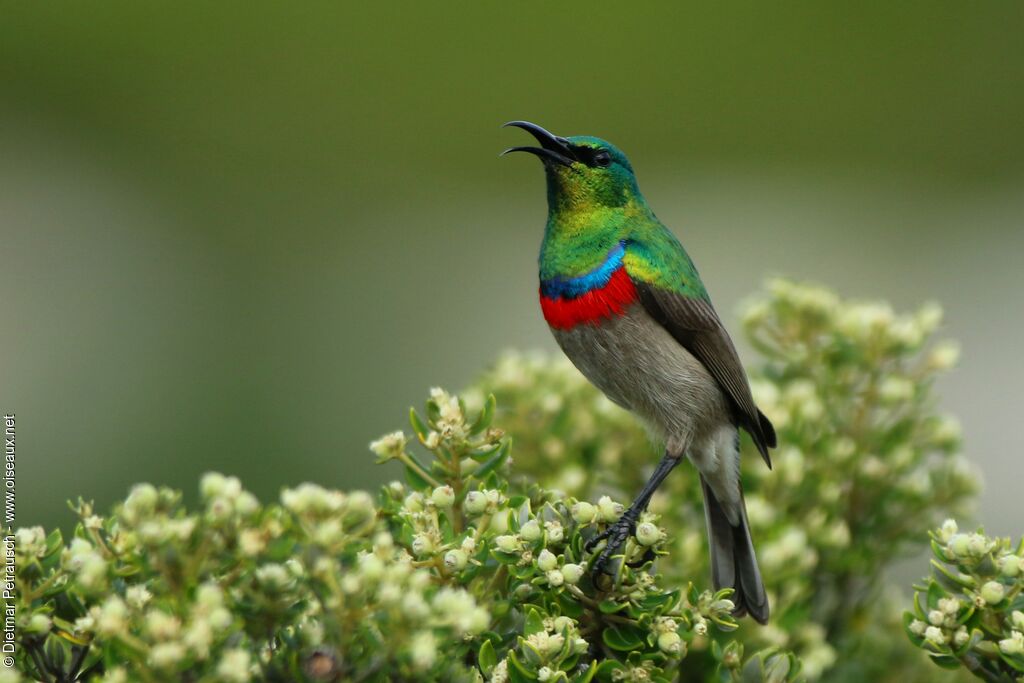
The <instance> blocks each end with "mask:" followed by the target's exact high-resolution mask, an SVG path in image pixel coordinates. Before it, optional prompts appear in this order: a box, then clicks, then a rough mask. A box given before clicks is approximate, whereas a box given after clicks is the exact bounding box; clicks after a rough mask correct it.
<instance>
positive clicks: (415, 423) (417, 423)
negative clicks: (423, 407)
mask: <svg viewBox="0 0 1024 683" xmlns="http://www.w3.org/2000/svg"><path fill="white" fill-rule="evenodd" d="M409 424H410V425H412V430H413V431H414V432H416V436H417V437H419V440H420V443H422V442H423V441H425V440H426V438H427V434H429V433H430V427H428V426H427V423H426V422H424V421H423V418H421V417H420V414H419V413H417V412H416V409H415V408H409Z"/></svg>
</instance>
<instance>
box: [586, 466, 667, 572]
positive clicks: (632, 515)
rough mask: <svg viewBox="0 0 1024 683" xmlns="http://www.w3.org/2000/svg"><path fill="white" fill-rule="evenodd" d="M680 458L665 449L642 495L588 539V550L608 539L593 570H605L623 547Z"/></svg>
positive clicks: (593, 564) (641, 492)
mask: <svg viewBox="0 0 1024 683" xmlns="http://www.w3.org/2000/svg"><path fill="white" fill-rule="evenodd" d="M680 460H681V458H680V457H679V456H678V455H675V454H673V453H671V452H669V451H665V455H664V456H662V458H661V462H659V463H658V467H657V468H656V469H655V470H654V474H652V475H651V478H650V479H648V480H647V483H646V484H644V487H643V489H642V490H641V491H640V495H638V496H637V497H636V500H634V501H633V503H632V504H631V505H630V506H629V507H628V508H626V511H625V512H623V513H622V516H621V517H619V519H618V521H617V522H615V523H614V524H610V525H608V528H607V529H605V530H604V531H602V532H601V533H599V534H598V535H597V536H594V537H593V538H592V539H590V540H589V541H587V545H586V549H587V552H590V551H592V550H593V549H594V547H595V546H596V545H597V544H598V543H600V542H601V541H605V540H606V541H607V543H605V546H604V549H603V550H602V551H601V554H600V555H598V556H597V558H596V559H594V561H593V562H592V563H591V565H590V568H591V571H592V572H594V573H600V572H604V570H605V565H607V564H608V560H610V559H611V557H612V555H614V554H615V552H616V551H617V550H618V549H619V548H621V547H622V544H623V543H625V542H626V539H628V538H629V537H630V536H631V535H632V534H633V533H634V532H635V531H636V523H637V521H638V520H639V519H640V515H641V514H643V511H644V510H646V509H647V504H648V503H650V502H651V496H653V495H654V492H655V491H657V490H658V486H660V485H661V482H662V481H664V480H665V477H667V476H668V473H669V472H671V471H672V468H674V467H675V466H676V465H678V464H679V461H680Z"/></svg>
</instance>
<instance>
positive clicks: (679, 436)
mask: <svg viewBox="0 0 1024 683" xmlns="http://www.w3.org/2000/svg"><path fill="white" fill-rule="evenodd" d="M505 125H506V126H514V127H516V128H522V129H523V130H525V131H527V132H528V133H530V134H531V135H532V136H533V137H534V138H535V139H536V140H537V143H538V144H539V145H540V146H539V147H525V146H524V147H511V148H509V149H507V150H505V152H503V153H502V154H508V153H509V152H527V153H529V154H533V155H535V156H536V157H538V158H539V159H540V160H541V162H543V164H544V174H545V176H546V179H547V195H548V218H547V225H546V227H545V230H544V239H543V242H542V243H541V248H540V259H539V263H540V306H541V311H542V312H543V314H544V319H545V320H546V321H547V324H548V326H549V327H550V328H551V332H552V334H554V336H555V340H556V341H557V342H558V345H559V346H560V347H561V348H562V350H563V351H564V352H565V354H566V355H567V356H568V357H569V359H570V360H571V361H572V362H573V364H574V365H575V366H576V367H577V368H578V369H579V370H580V372H582V373H583V375H584V376H585V377H586V378H587V379H588V380H589V381H590V382H591V383H592V384H594V385H595V386H596V387H597V388H598V389H600V390H601V391H602V392H604V394H605V395H606V396H607V397H608V398H609V399H611V400H612V401H613V402H614V403H616V404H618V405H620V406H622V407H623V408H626V409H627V410H629V411H631V412H633V413H634V414H635V415H637V416H638V417H640V419H641V420H643V421H644V422H645V423H647V424H648V425H649V427H650V428H651V429H652V431H653V432H654V433H655V435H657V436H658V437H660V439H661V440H663V441H664V443H665V454H664V456H663V457H662V458H661V461H660V462H659V463H658V466H657V467H656V468H655V470H654V473H653V474H652V475H651V477H650V479H649V480H648V481H647V483H646V484H645V485H644V487H643V489H642V490H641V491H640V493H639V495H638V496H637V497H636V499H635V500H634V501H633V502H632V504H630V506H629V507H628V508H627V509H626V510H625V512H624V513H623V515H622V516H621V517H620V518H619V520H618V521H617V522H615V523H613V524H611V525H609V526H608V527H607V528H606V529H605V530H604V531H603V532H601V533H600V534H598V535H596V536H595V537H593V538H592V539H590V541H589V542H588V543H587V551H588V552H593V551H594V550H595V549H596V548H597V546H598V545H599V544H600V543H601V541H604V542H605V545H604V548H603V549H602V550H601V553H600V554H599V555H598V556H597V557H596V558H594V559H593V560H592V562H591V571H592V572H595V574H594V576H597V573H601V572H607V566H608V563H609V561H610V560H611V558H612V557H614V556H615V553H616V551H617V550H618V549H619V548H620V547H621V546H622V545H623V544H624V543H625V542H626V540H627V539H628V538H629V537H630V536H631V535H632V534H634V533H635V531H636V525H637V522H638V520H639V518H640V515H641V514H642V513H643V512H644V510H645V509H646V508H647V505H648V503H649V502H650V500H651V496H653V495H654V492H655V491H656V490H657V488H658V486H659V485H660V484H661V482H662V481H663V480H664V479H665V477H666V476H668V473H669V472H671V471H672V469H673V468H674V467H675V466H676V465H677V464H679V461H680V460H681V459H682V458H683V456H686V457H687V458H688V459H689V460H690V462H692V463H693V465H694V466H695V467H696V468H697V471H698V472H699V473H700V483H701V488H702V490H703V493H704V515H705V518H706V520H707V529H708V540H709V545H710V552H711V578H712V582H713V583H714V586H715V588H716V589H718V588H732V589H733V595H732V600H733V602H734V603H735V606H736V609H735V612H734V613H735V614H736V615H737V616H742V615H744V614H750V616H751V617H753V618H754V619H755V620H757V621H758V622H760V623H762V624H763V623H766V622H767V620H768V597H767V595H765V589H764V583H763V581H762V580H761V572H760V570H759V569H758V566H757V557H756V555H755V553H754V545H753V541H752V540H751V538H750V527H749V524H748V523H747V510H746V505H745V504H744V501H743V486H742V483H741V481H740V467H739V465H740V445H739V429H740V428H741V427H742V428H743V429H744V430H746V431H747V432H748V433H749V434H750V436H751V437H752V439H753V442H754V444H755V445H756V446H757V449H758V451H760V453H761V456H762V457H763V458H764V460H765V463H767V465H768V467H769V468H771V458H770V456H769V454H768V449H769V448H774V447H775V446H776V438H775V429H774V428H773V427H772V424H771V422H770V421H769V420H768V418H766V417H765V416H764V414H763V413H761V411H760V410H758V408H757V406H756V405H755V404H754V399H753V396H752V395H751V393H750V385H749V383H748V382H747V377H746V374H745V373H744V371H743V366H742V365H741V363H740V359H739V356H738V355H737V353H736V349H735V347H734V346H733V343H732V340H731V339H730V338H729V333H728V332H726V330H725V327H724V326H723V325H722V322H721V320H719V318H718V314H717V313H716V312H715V309H714V307H713V306H712V305H711V299H710V297H709V296H708V292H707V290H706V289H705V288H704V284H703V283H702V282H701V279H700V275H698V273H697V268H696V267H695V266H694V265H693V261H692V260H690V257H689V255H688V254H687V253H686V250H685V249H684V248H683V246H682V244H680V242H679V240H678V239H676V237H675V235H673V234H672V232H671V231H670V230H669V229H668V228H666V227H665V226H664V225H663V224H662V222H661V221H660V220H658V218H657V216H655V215H654V212H653V211H651V208H650V207H649V206H648V205H647V202H646V200H644V197H643V195H642V194H640V188H639V186H638V184H637V180H636V175H635V174H634V172H633V167H632V165H631V164H630V163H629V160H628V159H627V158H626V155H625V154H623V153H622V151H621V150H619V149H618V148H617V147H615V146H614V145H612V144H610V143H608V142H606V141H604V140H601V139H600V138H596V137H590V136H572V137H559V136H556V135H553V134H552V133H549V132H548V131H546V130H544V129H543V128H541V127H540V126H538V125H536V124H533V123H529V122H527V121H511V122H509V123H507V124H505Z"/></svg>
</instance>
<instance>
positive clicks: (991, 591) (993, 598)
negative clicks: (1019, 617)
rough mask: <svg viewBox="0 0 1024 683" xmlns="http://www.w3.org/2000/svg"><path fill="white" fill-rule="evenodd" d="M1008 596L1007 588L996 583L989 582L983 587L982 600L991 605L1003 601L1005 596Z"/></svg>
mask: <svg viewBox="0 0 1024 683" xmlns="http://www.w3.org/2000/svg"><path fill="white" fill-rule="evenodd" d="M1005 595H1006V588H1004V587H1003V584H1001V583H998V582H996V581H989V582H987V583H986V584H985V585H984V586H982V587H981V599H982V600H984V601H985V602H986V603H987V604H989V605H994V604H996V603H999V602H1002V601H1003V596H1005Z"/></svg>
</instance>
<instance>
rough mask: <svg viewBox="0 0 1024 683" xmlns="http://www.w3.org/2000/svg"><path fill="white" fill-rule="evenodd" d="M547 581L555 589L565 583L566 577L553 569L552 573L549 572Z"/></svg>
mask: <svg viewBox="0 0 1024 683" xmlns="http://www.w3.org/2000/svg"><path fill="white" fill-rule="evenodd" d="M547 579H548V583H549V584H551V586H552V587H553V588H558V587H559V586H561V585H562V584H563V583H565V577H564V576H563V575H562V572H560V571H559V570H557V569H552V570H551V571H549V572H548V573H547Z"/></svg>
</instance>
